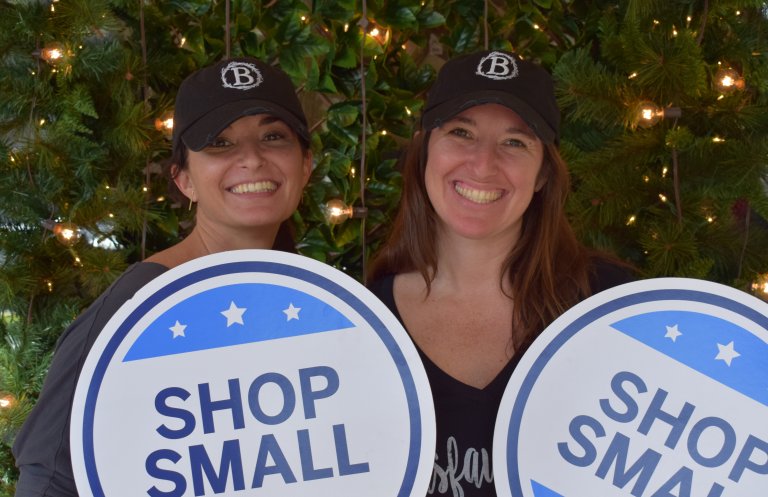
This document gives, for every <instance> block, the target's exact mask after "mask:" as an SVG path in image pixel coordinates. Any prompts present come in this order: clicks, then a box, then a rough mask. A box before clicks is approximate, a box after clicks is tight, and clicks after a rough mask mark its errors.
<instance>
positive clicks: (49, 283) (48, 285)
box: [45, 280, 53, 293]
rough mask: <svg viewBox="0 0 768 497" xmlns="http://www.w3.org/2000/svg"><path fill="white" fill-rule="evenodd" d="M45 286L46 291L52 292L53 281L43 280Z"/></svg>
mask: <svg viewBox="0 0 768 497" xmlns="http://www.w3.org/2000/svg"><path fill="white" fill-rule="evenodd" d="M45 286H46V287H47V288H48V293H53V281H51V280H45Z"/></svg>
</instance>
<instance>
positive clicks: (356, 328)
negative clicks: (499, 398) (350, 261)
mask: <svg viewBox="0 0 768 497" xmlns="http://www.w3.org/2000/svg"><path fill="white" fill-rule="evenodd" d="M71 445H72V464H73V469H74V471H75V478H76V482H77V488H78V491H79V493H80V495H81V496H83V497H85V496H93V497H107V496H108V497H112V496H119V495H130V496H141V495H147V496H150V497H182V496H193V495H194V496H206V495H211V496H212V495H216V496H241V495H248V496H257V495H265V496H274V495H279V496H281V497H293V496H319V495H329V496H330V495H333V496H357V495H365V496H382V497H385V496H386V497H423V496H424V495H425V493H426V490H427V485H428V483H429V478H430V476H431V470H432V464H433V458H434V446H435V420H434V409H433V407H432V397H431V392H430V389H429V384H428V382H427V377H426V374H425V373H424V369H423V367H422V365H421V360H420V358H419V356H418V354H417V352H416V349H415V347H414V346H413V344H412V342H411V340H410V338H409V337H408V336H407V334H406V332H405V330H404V329H403V328H402V326H401V325H400V324H399V322H398V321H397V320H396V318H395V317H394V316H393V315H392V314H391V313H390V312H389V310H388V309H387V308H386V307H385V306H384V304H382V303H381V302H380V301H379V300H378V299H377V298H376V297H374V296H373V294H371V293H370V292H369V291H368V290H367V289H365V288H364V287H363V286H362V285H360V284H359V283H357V282H356V281H354V280H353V279H352V278H350V277H348V276H346V275H345V274H343V273H341V272H340V271H337V270H335V269H333V268H331V267H329V266H327V265H325V264H322V263H320V262H317V261H315V260H312V259H309V258H306V257H302V256H298V255H293V254H287V253H282V252H276V251H269V250H242V251H233V252H227V253H221V254H215V255H212V256H207V257H203V258H200V259H197V260H194V261H192V262H189V263H187V264H184V265H182V266H179V267H177V268H174V269H171V270H169V271H168V272H166V273H164V274H163V275H161V276H160V277H158V278H157V279H155V280H153V281H151V282H150V283H149V284H147V285H146V286H145V287H144V288H142V289H141V290H140V291H139V292H137V294H136V295H135V297H134V298H133V299H132V300H130V301H129V302H127V303H126V304H125V305H123V307H122V308H121V309H120V311H119V312H118V313H117V314H115V316H114V317H113V318H112V319H111V320H110V322H109V324H108V325H107V326H106V327H105V329H104V330H103V331H102V332H101V334H100V336H99V337H98V339H97V340H96V343H95V345H94V347H93V349H92V350H91V352H90V354H89V355H88V358H87V360H86V363H85V365H84V367H83V371H82V374H81V377H80V379H79V382H78V385H77V391H76V395H75V401H74V408H73V415H72V428H71Z"/></svg>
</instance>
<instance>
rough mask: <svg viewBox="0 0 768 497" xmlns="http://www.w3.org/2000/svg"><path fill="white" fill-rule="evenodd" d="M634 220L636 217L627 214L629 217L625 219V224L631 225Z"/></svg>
mask: <svg viewBox="0 0 768 497" xmlns="http://www.w3.org/2000/svg"><path fill="white" fill-rule="evenodd" d="M635 221H637V217H635V216H629V219H627V226H632V225H633V224H635Z"/></svg>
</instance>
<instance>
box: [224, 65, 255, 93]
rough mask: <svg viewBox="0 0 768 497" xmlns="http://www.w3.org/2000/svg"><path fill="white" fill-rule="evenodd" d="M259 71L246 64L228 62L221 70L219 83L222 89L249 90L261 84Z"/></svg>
mask: <svg viewBox="0 0 768 497" xmlns="http://www.w3.org/2000/svg"><path fill="white" fill-rule="evenodd" d="M262 81H263V78H262V76H261V71H259V69H258V68H257V67H256V66H255V65H253V64H249V63H247V62H230V63H229V64H227V65H226V66H225V67H224V68H223V69H222V70H221V82H222V83H223V85H224V88H234V89H236V90H250V89H251V88H255V87H257V86H259V85H260V84H261V82H262Z"/></svg>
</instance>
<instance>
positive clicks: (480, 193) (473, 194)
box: [453, 181, 504, 204]
mask: <svg viewBox="0 0 768 497" xmlns="http://www.w3.org/2000/svg"><path fill="white" fill-rule="evenodd" d="M453 189H454V190H456V193H458V194H459V195H461V196H462V197H464V198H465V199H467V200H469V201H470V202H475V203H476V204H490V203H491V202H495V201H497V200H498V199H500V198H501V196H502V195H503V194H504V191H503V190H478V189H476V188H470V187H468V186H466V185H464V184H462V183H460V182H458V181H457V182H455V183H454V184H453Z"/></svg>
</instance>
